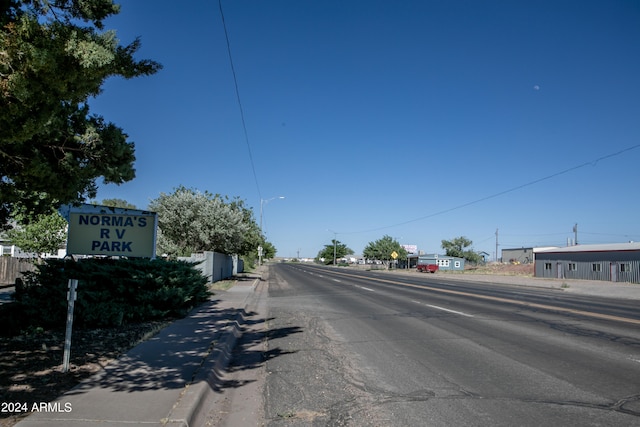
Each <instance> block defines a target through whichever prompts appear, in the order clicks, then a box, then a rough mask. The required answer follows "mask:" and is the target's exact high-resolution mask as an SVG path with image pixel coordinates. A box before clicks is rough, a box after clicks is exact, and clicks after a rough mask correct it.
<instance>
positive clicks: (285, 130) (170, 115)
mask: <svg viewBox="0 0 640 427" xmlns="http://www.w3.org/2000/svg"><path fill="white" fill-rule="evenodd" d="M120 4H121V6H122V10H121V13H120V14H119V15H118V16H116V17H114V18H112V19H109V20H108V21H106V28H108V29H115V30H116V31H117V34H118V38H119V39H120V41H121V43H123V44H127V43H130V42H131V41H133V40H134V38H135V37H138V36H139V37H140V38H141V40H142V48H141V49H140V51H139V53H138V54H137V57H138V58H140V59H142V58H149V59H153V60H156V61H158V62H160V63H162V64H163V66H164V69H163V70H162V71H160V72H159V73H158V74H156V75H154V76H151V77H143V78H138V79H133V80H124V79H120V78H113V79H110V80H108V81H107V82H106V84H105V85H104V92H103V93H102V94H101V95H100V96H98V97H97V98H95V99H92V100H91V101H90V106H91V110H92V112H93V113H97V114H100V115H102V116H104V117H105V118H106V119H107V120H109V121H112V122H114V123H115V124H117V125H118V126H120V127H122V128H123V129H124V130H125V132H126V133H127V134H128V135H129V137H130V140H131V141H133V142H135V144H136V156H137V161H136V164H135V167H136V174H137V177H136V179H135V180H133V181H132V182H129V183H126V184H123V185H121V186H115V185H101V186H100V190H99V192H98V197H97V200H98V201H101V200H102V199H105V198H121V199H125V200H127V201H128V202H130V203H133V204H135V205H136V206H137V207H138V208H146V207H147V205H148V202H149V200H151V199H155V198H157V197H158V196H159V194H160V193H161V192H165V193H171V192H172V191H173V190H174V189H175V188H176V187H178V186H179V185H184V186H186V187H191V188H195V189H198V190H200V191H209V192H211V193H214V194H216V193H217V194H222V195H227V196H230V197H236V196H237V197H240V198H241V199H243V200H245V201H246V203H247V204H248V206H250V207H252V208H253V209H254V212H255V216H256V220H257V221H258V220H259V216H260V206H261V204H262V208H263V209H262V212H263V216H262V219H263V221H262V222H263V229H264V232H265V234H266V236H267V238H268V240H269V241H271V242H272V243H273V244H274V245H275V246H276V248H277V250H278V253H277V255H278V256H284V257H293V256H298V255H299V256H301V257H313V256H315V255H316V254H317V253H318V251H319V250H320V249H322V247H323V245H327V244H330V242H331V239H333V238H334V237H337V239H338V240H339V241H341V242H344V243H345V244H347V246H349V247H350V248H352V249H353V250H354V251H355V252H356V253H357V254H359V253H362V250H363V248H364V247H365V246H366V245H367V243H369V242H372V241H375V240H377V239H379V238H381V237H383V236H384V235H389V236H392V237H394V238H396V239H397V240H398V241H399V242H400V243H402V244H413V245H417V246H418V248H419V249H420V250H422V251H424V252H427V253H433V252H440V253H441V252H442V249H441V241H442V240H443V239H447V240H448V239H452V238H454V237H457V236H466V237H468V238H469V239H471V240H472V241H473V242H474V245H473V247H474V249H476V250H482V251H485V252H487V253H489V254H491V256H492V257H494V256H495V247H496V235H495V233H496V229H497V230H499V231H498V243H499V245H500V246H499V250H501V249H502V248H513V247H520V246H547V245H553V246H555V245H566V244H567V239H568V238H573V232H572V228H573V226H574V224H576V223H577V224H578V242H579V243H580V244H588V243H614V242H626V241H629V240H635V241H638V240H640V222H639V220H638V218H639V215H638V212H639V211H640V198H639V197H638V194H637V189H638V184H639V183H640V167H638V163H639V161H640V3H639V2H637V1H635V0H626V1H623V0H611V1H589V0H586V1H577V0H576V1H562V0H560V1H557V0H553V1H517V2H516V1H507V0H502V1H494V0H487V1H458V0H438V1H429V0H424V1H403V2H397V1H392V0H382V1H374V0H366V1H365V0H352V1H334V0H322V1H320V0H272V1H265V0H233V1H230V0H222V9H223V12H224V20H225V23H226V29H227V33H228V36H229V43H230V50H231V57H232V60H233V65H234V69H235V80H234V75H233V73H232V68H231V64H230V60H229V53H228V51H227V42H226V38H225V31H224V27H223V24H222V18H221V13H220V9H219V5H218V1H211V0H207V1H204V0H191V1H188V2H184V3H180V6H178V5H177V4H176V3H175V2H173V1H165V0H162V1H160V0H154V1H151V0H122V1H121V2H120ZM183 5H184V6H183ZM236 82H237V88H238V94H239V99H240V104H239V103H238V96H237V94H236ZM240 105H241V107H240ZM241 108H242V110H241ZM241 111H242V112H243V114H244V125H243V121H242V116H241ZM245 129H246V133H245ZM618 153H619V154H618ZM279 196H284V197H285V198H284V199H278V198H277V197H279ZM261 200H262V201H263V202H262V203H261Z"/></svg>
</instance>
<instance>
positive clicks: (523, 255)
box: [502, 246, 557, 264]
mask: <svg viewBox="0 0 640 427" xmlns="http://www.w3.org/2000/svg"><path fill="white" fill-rule="evenodd" d="M556 247H557V246H545V247H536V248H533V247H529V248H524V247H523V248H513V249H503V250H502V262H510V263H516V262H517V263H520V264H530V263H533V260H534V258H535V253H536V252H540V251H544V250H547V249H555V248H556Z"/></svg>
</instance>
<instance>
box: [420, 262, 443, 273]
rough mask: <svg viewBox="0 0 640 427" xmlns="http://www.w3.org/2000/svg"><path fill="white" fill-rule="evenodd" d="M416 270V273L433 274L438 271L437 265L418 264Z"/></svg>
mask: <svg viewBox="0 0 640 427" xmlns="http://www.w3.org/2000/svg"><path fill="white" fill-rule="evenodd" d="M416 268H417V269H418V271H421V272H423V273H424V272H429V273H435V272H436V271H438V265H437V264H418V265H417V266H416Z"/></svg>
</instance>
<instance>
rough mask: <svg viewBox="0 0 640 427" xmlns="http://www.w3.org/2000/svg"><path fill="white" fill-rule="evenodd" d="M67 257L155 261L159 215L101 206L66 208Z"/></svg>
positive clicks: (63, 214)
mask: <svg viewBox="0 0 640 427" xmlns="http://www.w3.org/2000/svg"><path fill="white" fill-rule="evenodd" d="M60 213H61V214H62V216H64V217H65V219H66V220H67V221H68V222H69V235H68V238H67V253H68V254H70V255H108V256H126V257H146V258H155V255H156V230H157V226H158V215H157V214H156V213H155V212H148V211H141V210H137V209H123V208H111V207H108V206H98V205H80V206H68V205H67V206H63V207H62V208H60Z"/></svg>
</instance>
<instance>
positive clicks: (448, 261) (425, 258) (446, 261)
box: [420, 254, 464, 271]
mask: <svg viewBox="0 0 640 427" xmlns="http://www.w3.org/2000/svg"><path fill="white" fill-rule="evenodd" d="M420 261H421V262H426V263H427V264H436V265H437V266H438V269H439V270H451V271H463V270H464V258H458V257H454V256H447V255H437V254H427V255H420Z"/></svg>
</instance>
